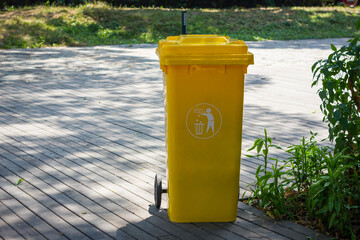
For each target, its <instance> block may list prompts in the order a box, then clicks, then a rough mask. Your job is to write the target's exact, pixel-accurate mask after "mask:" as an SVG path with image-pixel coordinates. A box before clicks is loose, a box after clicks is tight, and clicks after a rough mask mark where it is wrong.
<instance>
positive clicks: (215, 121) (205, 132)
mask: <svg viewBox="0 0 360 240" xmlns="http://www.w3.org/2000/svg"><path fill="white" fill-rule="evenodd" d="M221 124H222V117H221V113H220V111H219V110H218V109H217V108H216V107H215V106H213V105H211V104H208V103H200V104H197V105H196V106H194V107H193V108H191V109H190V110H189V112H188V114H187V115H186V127H187V129H188V131H189V133H190V134H191V135H193V136H194V137H196V138H199V139H208V138H212V137H214V136H215V135H216V134H217V133H218V132H219V130H220V128H221Z"/></svg>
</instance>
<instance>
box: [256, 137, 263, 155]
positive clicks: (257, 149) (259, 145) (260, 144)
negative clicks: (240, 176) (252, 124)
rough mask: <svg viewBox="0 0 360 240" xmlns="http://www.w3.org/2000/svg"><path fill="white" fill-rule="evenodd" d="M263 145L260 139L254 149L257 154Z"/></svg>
mask: <svg viewBox="0 0 360 240" xmlns="http://www.w3.org/2000/svg"><path fill="white" fill-rule="evenodd" d="M263 145H264V140H263V139H261V141H259V144H258V145H257V148H256V151H257V153H259V152H260V151H261V149H262V147H263Z"/></svg>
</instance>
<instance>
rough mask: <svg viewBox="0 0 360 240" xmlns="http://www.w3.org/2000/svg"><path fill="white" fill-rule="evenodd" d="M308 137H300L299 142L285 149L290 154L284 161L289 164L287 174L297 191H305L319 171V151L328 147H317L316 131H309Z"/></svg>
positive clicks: (323, 150) (320, 157) (320, 156)
mask: <svg viewBox="0 0 360 240" xmlns="http://www.w3.org/2000/svg"><path fill="white" fill-rule="evenodd" d="M310 134H311V137H310V139H306V138H305V137H303V138H302V140H301V142H300V144H298V145H292V146H289V147H288V150H286V152H287V153H289V154H290V155H291V156H290V157H288V158H287V161H286V163H287V164H288V165H289V166H290V170H289V171H288V175H289V176H290V177H291V178H292V186H293V187H294V188H296V189H297V192H301V191H307V189H308V188H309V186H310V185H311V184H312V183H313V180H314V179H316V177H317V176H319V175H320V173H321V163H322V161H321V159H322V155H321V154H320V153H321V152H327V151H328V150H329V148H328V147H322V148H321V149H319V147H318V143H317V141H315V137H316V135H317V133H313V132H311V131H310ZM319 150H320V151H319Z"/></svg>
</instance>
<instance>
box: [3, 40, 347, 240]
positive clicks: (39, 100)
mask: <svg viewBox="0 0 360 240" xmlns="http://www.w3.org/2000/svg"><path fill="white" fill-rule="evenodd" d="M330 43H335V45H339V44H340V45H342V44H343V43H345V39H329V40H304V41H302V40H300V41H266V42H249V43H248V45H249V49H250V51H251V52H253V53H254V55H255V65H254V66H250V67H249V68H248V73H249V74H247V75H246V86H245V88H246V91H245V107H244V134H243V153H245V152H246V149H248V148H249V147H250V146H251V144H252V142H253V141H254V140H255V139H256V138H258V137H261V136H262V134H263V129H264V128H266V129H267V130H268V132H269V135H270V136H271V137H273V138H274V141H275V143H277V144H279V145H282V146H287V145H289V144H295V143H297V142H298V141H299V140H300V138H301V137H302V136H304V135H305V136H308V135H309V130H312V131H314V132H319V135H320V137H319V139H321V138H322V137H325V136H327V129H326V125H325V124H324V123H322V121H321V119H322V114H321V112H320V110H319V104H320V101H319V99H318V97H317V95H316V89H311V88H310V85H311V81H312V74H311V70H310V68H311V65H312V64H313V63H314V62H315V61H316V60H318V59H319V58H324V57H326V56H327V55H328V54H329V52H330V51H329V49H330V46H329V44H330ZM154 51H155V45H136V46H100V47H86V48H45V49H26V50H0V103H1V105H0V239H111V238H116V239H163V240H165V239H306V236H311V237H314V239H316V238H321V239H323V238H325V237H324V236H322V235H319V234H317V233H316V232H314V231H312V230H308V229H306V228H304V227H302V226H300V225H297V224H294V223H291V222H277V223H276V222H273V221H272V220H271V219H269V218H267V217H266V216H264V214H263V213H262V212H261V211H258V210H256V209H254V208H251V207H248V206H247V205H244V204H241V203H239V208H238V218H237V221H236V222H234V223H201V224H199V223H197V224H174V223H171V222H170V221H169V220H168V217H167V212H166V205H167V199H166V197H165V199H164V203H163V206H165V208H164V209H161V210H160V211H157V210H156V209H155V208H154V205H153V179H154V175H155V173H160V174H162V175H163V179H165V174H166V164H165V142H164V141H165V140H164V117H163V115H164V112H163V97H162V73H161V71H160V69H159V64H158V60H157V57H156V55H155V53H154ZM275 154H276V155H279V156H280V155H282V154H283V153H281V152H276V153H275ZM259 163H260V161H257V160H252V159H248V158H246V157H245V156H244V157H243V159H242V165H241V181H240V186H241V191H242V192H243V191H244V190H245V189H246V186H247V185H248V184H249V183H252V181H253V179H254V172H255V169H256V167H257V166H258V164H259ZM19 179H24V180H25V181H22V182H21V183H20V184H19V185H18V187H16V186H14V183H15V182H16V181H18V180H19Z"/></svg>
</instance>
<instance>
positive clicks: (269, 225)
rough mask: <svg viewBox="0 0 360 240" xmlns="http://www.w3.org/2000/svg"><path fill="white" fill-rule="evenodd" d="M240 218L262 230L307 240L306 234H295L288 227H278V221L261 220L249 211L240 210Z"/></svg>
mask: <svg viewBox="0 0 360 240" xmlns="http://www.w3.org/2000/svg"><path fill="white" fill-rule="evenodd" d="M238 217H239V218H242V219H244V220H247V221H250V222H252V223H254V224H256V225H258V226H260V227H262V228H266V229H268V230H270V231H272V232H275V233H277V234H279V235H282V236H284V237H286V238H289V239H306V235H305V234H301V233H298V232H294V231H292V230H290V229H288V228H286V227H283V226H280V225H278V224H277V222H276V221H269V220H265V219H263V218H260V217H258V216H256V215H253V214H251V213H249V212H248V211H243V210H241V209H238Z"/></svg>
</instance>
